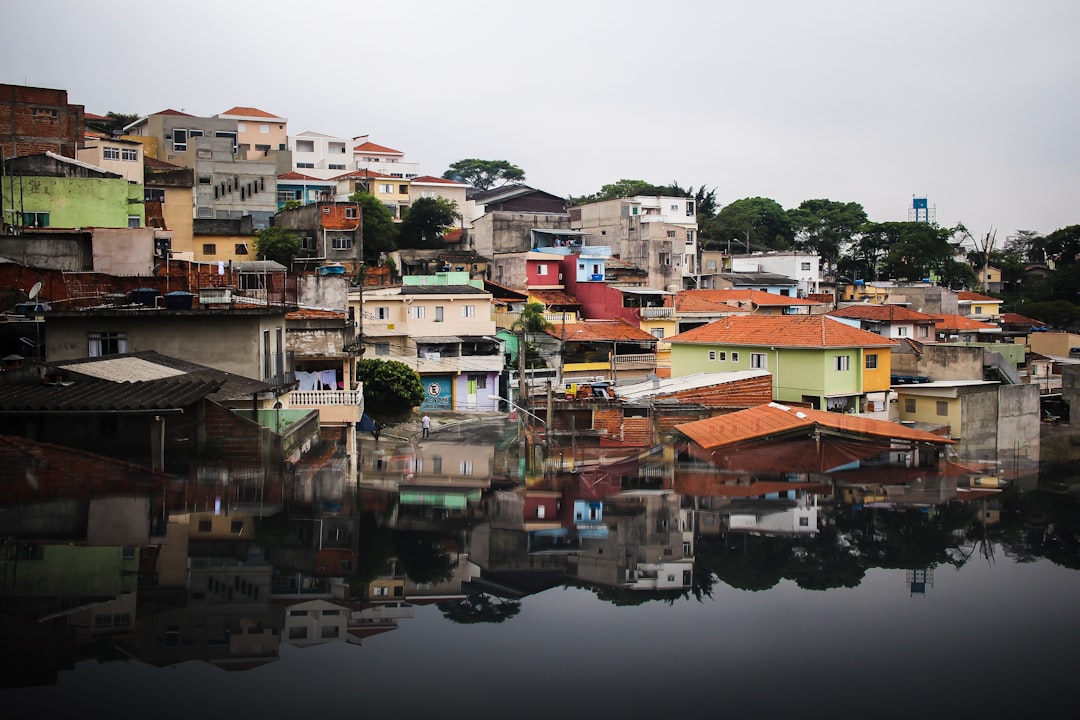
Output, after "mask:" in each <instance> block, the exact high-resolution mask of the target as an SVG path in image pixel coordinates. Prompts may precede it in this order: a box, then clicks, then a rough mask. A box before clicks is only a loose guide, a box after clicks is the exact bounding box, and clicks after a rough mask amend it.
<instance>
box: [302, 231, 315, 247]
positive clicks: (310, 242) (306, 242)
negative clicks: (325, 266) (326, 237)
mask: <svg viewBox="0 0 1080 720" xmlns="http://www.w3.org/2000/svg"><path fill="white" fill-rule="evenodd" d="M300 247H301V249H303V250H314V249H315V238H313V237H311V236H310V235H304V236H303V237H302V238H300Z"/></svg>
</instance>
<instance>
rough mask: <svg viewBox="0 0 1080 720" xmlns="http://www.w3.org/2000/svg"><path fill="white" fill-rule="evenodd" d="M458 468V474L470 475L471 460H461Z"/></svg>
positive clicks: (471, 468)
mask: <svg viewBox="0 0 1080 720" xmlns="http://www.w3.org/2000/svg"><path fill="white" fill-rule="evenodd" d="M459 467H460V472H461V474H462V475H472V470H473V464H472V460H462V461H461V465H460V466H459Z"/></svg>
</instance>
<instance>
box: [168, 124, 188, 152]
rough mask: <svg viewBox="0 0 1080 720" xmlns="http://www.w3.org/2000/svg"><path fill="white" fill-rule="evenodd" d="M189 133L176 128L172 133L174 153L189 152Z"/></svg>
mask: <svg viewBox="0 0 1080 720" xmlns="http://www.w3.org/2000/svg"><path fill="white" fill-rule="evenodd" d="M187 141H188V132H187V130H182V129H180V128H176V129H174V130H173V131H172V149H173V152H187Z"/></svg>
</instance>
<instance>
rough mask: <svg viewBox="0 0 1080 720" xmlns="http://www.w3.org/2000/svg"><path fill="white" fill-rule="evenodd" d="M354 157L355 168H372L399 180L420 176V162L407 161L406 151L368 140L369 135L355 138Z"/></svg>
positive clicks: (353, 167) (376, 171)
mask: <svg viewBox="0 0 1080 720" xmlns="http://www.w3.org/2000/svg"><path fill="white" fill-rule="evenodd" d="M353 145H354V147H353V150H352V153H353V154H352V159H353V166H352V168H351V169H354V170H370V171H372V172H375V173H379V174H380V175H386V176H387V177H391V178H395V179H398V180H411V179H413V178H415V177H419V176H420V164H419V163H410V162H405V153H403V152H401V151H400V150H394V149H393V148H388V147H385V146H383V145H376V144H375V143H373V142H371V141H370V140H368V136H367V135H360V136H359V137H354V138H353Z"/></svg>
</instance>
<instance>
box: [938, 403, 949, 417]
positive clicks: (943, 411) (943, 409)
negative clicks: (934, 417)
mask: <svg viewBox="0 0 1080 720" xmlns="http://www.w3.org/2000/svg"><path fill="white" fill-rule="evenodd" d="M937 414H938V415H940V416H942V417H945V416H947V415H948V414H949V403H947V402H946V401H944V400H938V401H937Z"/></svg>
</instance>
